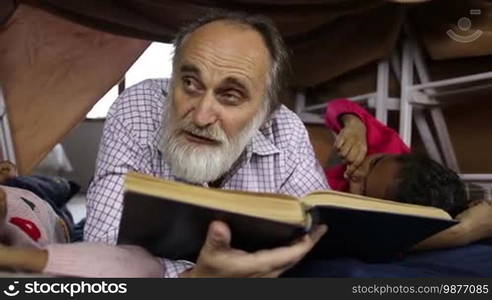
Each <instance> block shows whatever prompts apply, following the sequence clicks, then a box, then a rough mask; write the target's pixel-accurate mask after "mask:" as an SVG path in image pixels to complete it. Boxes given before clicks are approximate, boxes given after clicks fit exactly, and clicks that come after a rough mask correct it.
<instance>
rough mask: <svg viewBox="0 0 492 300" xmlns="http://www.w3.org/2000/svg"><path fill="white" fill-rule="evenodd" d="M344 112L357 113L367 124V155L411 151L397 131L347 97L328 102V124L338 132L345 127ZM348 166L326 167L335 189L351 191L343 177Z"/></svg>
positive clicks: (330, 181)
mask: <svg viewBox="0 0 492 300" xmlns="http://www.w3.org/2000/svg"><path fill="white" fill-rule="evenodd" d="M343 114H353V115H356V116H357V117H359V119H360V120H361V121H362V122H363V123H364V125H365V126H366V139H367V155H371V154H375V153H389V154H405V153H409V152H410V148H408V147H407V145H405V143H404V142H403V141H402V140H401V138H400V136H399V135H398V133H397V132H396V131H394V130H393V129H391V128H389V127H387V126H385V125H383V124H382V123H381V122H379V121H378V120H377V119H376V118H374V117H373V116H372V115H371V114H369V113H368V112H367V111H366V110H365V109H363V108H362V107H360V106H359V105H358V104H356V103H355V102H352V101H350V100H347V99H338V100H333V101H330V102H329V103H328V107H327V108H326V115H325V122H326V126H328V128H330V129H331V130H333V131H334V132H335V133H337V134H338V133H339V132H340V130H342V128H343V124H342V123H341V122H340V117H341V116H342V115H343ZM346 168H347V165H346V164H341V165H337V166H334V167H329V168H326V169H325V174H326V178H327V179H328V183H329V185H330V187H331V188H332V189H333V190H336V191H342V192H348V191H349V182H348V180H346V179H345V178H344V177H343V174H344V173H345V169H346Z"/></svg>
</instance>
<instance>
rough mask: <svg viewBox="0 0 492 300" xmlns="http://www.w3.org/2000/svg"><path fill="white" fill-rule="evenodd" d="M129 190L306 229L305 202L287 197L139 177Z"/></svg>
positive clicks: (128, 181) (129, 180)
mask: <svg viewBox="0 0 492 300" xmlns="http://www.w3.org/2000/svg"><path fill="white" fill-rule="evenodd" d="M125 190H126V191H132V192H137V193H141V194H144V195H150V196H155V197H158V198H162V199H166V200H173V201H179V202H183V203H188V204H193V205H198V206H202V207H207V208H212V209H218V210H222V211H229V212H234V213H240V214H245V215H249V216H255V217H261V218H265V219H270V220H275V221H280V222H287V223H292V224H296V225H302V226H305V213H304V211H303V210H302V204H301V202H300V201H299V200H297V199H296V198H293V197H289V196H285V195H277V194H267V193H249V192H235V191H231V190H220V189H213V188H204V187H200V186H194V185H189V184H184V183H178V182H174V181H168V180H164V179H159V178H155V177H151V176H147V175H142V174H136V173H129V174H127V175H126V177H125Z"/></svg>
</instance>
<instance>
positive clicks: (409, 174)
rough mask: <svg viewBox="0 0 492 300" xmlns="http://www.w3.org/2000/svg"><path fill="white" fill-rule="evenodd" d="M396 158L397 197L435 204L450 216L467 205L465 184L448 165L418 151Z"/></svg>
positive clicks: (402, 199)
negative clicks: (399, 166)
mask: <svg viewBox="0 0 492 300" xmlns="http://www.w3.org/2000/svg"><path fill="white" fill-rule="evenodd" d="M396 161H397V162H398V163H400V164H401V169H400V171H399V174H398V184H397V187H396V195H395V196H396V200H397V201H400V202H405V203H413V204H420V205H427V206H434V207H438V208H441V209H443V210H445V211H447V212H448V213H449V214H450V215H451V216H453V217H454V216H456V215H457V214H459V213H460V212H462V211H463V210H465V209H466V208H467V206H468V200H467V199H466V196H465V186H464V184H463V182H462V181H461V180H460V178H459V176H458V175H457V174H456V173H455V172H454V171H452V170H451V169H448V168H446V167H444V166H442V165H440V164H439V163H437V162H436V161H434V160H432V159H431V158H429V157H427V156H425V155H421V154H404V155H398V156H396Z"/></svg>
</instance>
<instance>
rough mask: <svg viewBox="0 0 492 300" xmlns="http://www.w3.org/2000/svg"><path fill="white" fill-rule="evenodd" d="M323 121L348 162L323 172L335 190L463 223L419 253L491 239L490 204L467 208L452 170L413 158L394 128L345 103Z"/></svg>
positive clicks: (331, 106)
mask: <svg viewBox="0 0 492 300" xmlns="http://www.w3.org/2000/svg"><path fill="white" fill-rule="evenodd" d="M325 121H326V125H327V127H328V128H330V129H331V130H332V131H333V132H334V133H335V134H336V138H335V143H334V147H335V149H336V150H337V151H338V154H339V156H340V157H341V158H342V159H343V160H344V161H345V163H343V164H340V165H337V166H334V167H329V168H327V169H326V170H325V173H326V177H327V179H328V183H329V184H330V186H331V188H332V189H334V190H338V191H343V192H351V193H354V194H362V195H366V196H370V197H375V198H382V199H388V200H393V201H398V202H405V203H413V204H420V205H427V206H434V207H438V208H441V209H443V210H445V211H447V212H448V213H449V214H450V215H451V216H453V217H455V218H456V219H459V220H461V223H460V224H458V225H456V226H454V227H452V228H451V229H449V230H447V231H444V232H442V233H441V234H437V235H435V236H433V237H431V238H429V239H428V240H426V241H423V242H422V243H420V244H419V245H417V248H419V249H425V248H442V247H453V246H460V245H465V244H468V243H470V242H474V241H476V240H479V239H483V238H490V237H492V204H491V203H490V202H486V201H479V202H474V203H469V201H468V199H467V198H466V196H465V189H464V184H463V183H462V182H461V180H460V178H459V176H458V175H457V174H456V173H455V172H454V171H452V170H450V169H448V168H446V167H444V166H442V165H440V164H439V163H437V162H435V161H433V160H432V159H430V158H429V157H427V156H424V155H418V154H413V153H411V152H410V149H409V148H408V147H407V146H406V145H405V143H404V142H403V141H402V140H401V138H400V137H399V136H398V134H397V133H396V132H395V131H394V130H393V129H391V128H389V127H387V126H385V125H383V124H382V123H380V122H379V121H378V120H377V119H375V118H374V117H373V116H372V115H371V114H369V113H368V112H367V111H365V110H364V109H363V108H362V107H360V106H359V105H357V104H356V103H354V102H352V101H349V100H347V99H338V100H333V101H330V102H329V104H328V106H327V109H326V116H325ZM468 207H470V208H469V209H467V208H468Z"/></svg>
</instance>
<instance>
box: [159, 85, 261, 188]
mask: <svg viewBox="0 0 492 300" xmlns="http://www.w3.org/2000/svg"><path fill="white" fill-rule="evenodd" d="M265 101H266V100H265ZM172 102H173V100H172V94H171V93H170V94H169V97H168V100H167V101H166V104H165V106H166V107H165V108H164V114H163V121H162V126H163V129H162V136H161V143H160V148H161V150H162V152H163V155H164V159H165V161H166V162H167V163H168V164H169V166H170V168H171V172H172V174H173V175H174V176H176V177H178V178H181V179H184V180H186V181H188V182H192V183H204V182H210V181H214V180H217V179H218V178H220V177H221V176H222V175H224V174H225V173H226V172H227V171H229V169H230V168H231V167H232V165H233V164H234V162H236V160H237V159H238V158H239V156H240V155H241V153H242V152H243V151H244V149H245V148H246V146H247V144H248V143H249V142H250V141H251V139H252V138H253V136H254V135H255V134H256V133H257V131H258V129H259V128H260V126H261V125H262V124H263V122H264V120H265V117H266V109H264V107H262V108H261V109H260V112H259V113H258V114H257V115H256V116H255V117H254V118H253V119H252V120H251V121H250V122H249V123H248V124H247V125H246V126H245V128H244V129H243V130H242V131H241V132H240V133H239V134H238V136H237V137H233V138H230V137H228V136H227V135H226V134H225V132H224V130H223V129H222V128H220V125H218V124H214V125H212V126H210V127H207V128H199V127H196V126H195V125H194V124H193V122H192V121H191V119H190V117H189V116H188V117H186V118H185V119H183V120H180V121H178V120H176V117H175V115H176V114H175V112H174V108H173V103H172ZM183 129H185V130H187V131H189V132H192V133H194V134H195V133H196V134H198V135H201V136H205V137H209V138H211V139H213V140H217V141H220V145H197V144H195V143H192V142H189V141H188V140H187V139H186V138H185V137H184V136H183V133H182V130H183Z"/></svg>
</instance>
